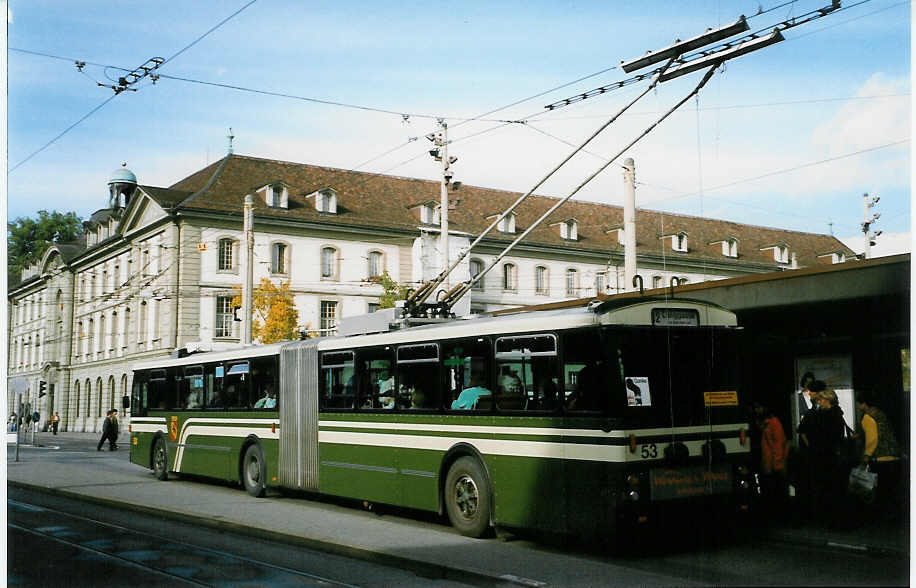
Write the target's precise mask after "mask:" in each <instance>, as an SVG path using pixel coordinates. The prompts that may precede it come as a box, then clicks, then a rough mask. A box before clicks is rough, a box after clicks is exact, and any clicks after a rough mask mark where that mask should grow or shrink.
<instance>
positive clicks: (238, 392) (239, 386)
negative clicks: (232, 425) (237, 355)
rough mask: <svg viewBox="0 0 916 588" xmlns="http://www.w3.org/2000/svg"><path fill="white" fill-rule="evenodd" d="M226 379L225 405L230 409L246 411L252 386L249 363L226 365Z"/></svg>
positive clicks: (224, 386)
mask: <svg viewBox="0 0 916 588" xmlns="http://www.w3.org/2000/svg"><path fill="white" fill-rule="evenodd" d="M224 367H225V368H226V377H225V378H223V397H224V403H225V406H226V407H227V408H230V409H237V410H239V409H246V408H249V407H250V406H251V405H250V404H249V402H248V400H249V399H248V396H249V390H250V386H251V374H250V369H249V364H248V362H247V361H245V362H239V363H232V364H224Z"/></svg>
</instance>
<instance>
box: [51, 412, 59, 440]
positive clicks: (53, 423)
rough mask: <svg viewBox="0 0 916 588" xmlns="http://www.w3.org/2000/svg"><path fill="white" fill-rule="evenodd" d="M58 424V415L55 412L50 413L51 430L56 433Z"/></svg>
mask: <svg viewBox="0 0 916 588" xmlns="http://www.w3.org/2000/svg"><path fill="white" fill-rule="evenodd" d="M59 426H60V415H59V414H57V413H56V412H55V413H54V414H52V415H51V432H52V433H54V434H55V435H57V428H58V427H59Z"/></svg>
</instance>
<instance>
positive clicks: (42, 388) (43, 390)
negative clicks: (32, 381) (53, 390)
mask: <svg viewBox="0 0 916 588" xmlns="http://www.w3.org/2000/svg"><path fill="white" fill-rule="evenodd" d="M47 390H48V383H47V382H45V381H44V380H42V381H40V382H38V397H39V398H41V397H42V396H44V395H45V394H47V393H48V392H47Z"/></svg>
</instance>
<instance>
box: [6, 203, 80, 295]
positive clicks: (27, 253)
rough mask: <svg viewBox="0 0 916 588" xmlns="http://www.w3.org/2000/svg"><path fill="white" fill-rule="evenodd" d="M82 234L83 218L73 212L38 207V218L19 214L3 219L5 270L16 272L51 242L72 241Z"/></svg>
mask: <svg viewBox="0 0 916 588" xmlns="http://www.w3.org/2000/svg"><path fill="white" fill-rule="evenodd" d="M82 234H83V221H82V220H80V217H79V216H77V214H76V213H75V212H67V213H62V212H57V211H56V210H53V211H51V212H48V211H47V210H39V211H38V218H28V217H19V218H17V219H16V220H14V221H13V222H11V223H7V224H6V245H7V263H8V274H12V275H15V276H18V275H19V274H20V272H21V271H22V269H23V268H25V267H28V266H29V265H31V264H33V263H35V262H36V261H38V260H39V259H41V256H42V255H43V254H44V252H45V251H47V249H48V247H50V246H51V243H64V242H67V241H75V240H76V239H77V238H78V237H79V236H80V235H82ZM17 281H18V279H17Z"/></svg>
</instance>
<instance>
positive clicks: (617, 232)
mask: <svg viewBox="0 0 916 588" xmlns="http://www.w3.org/2000/svg"><path fill="white" fill-rule="evenodd" d="M605 233H606V234H608V235H610V237H611V238H612V239H617V244H618V245H621V246H624V245H626V244H627V234H626V233H625V232H624V230H623V227H616V228H613V229H611V230H609V231H605Z"/></svg>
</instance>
